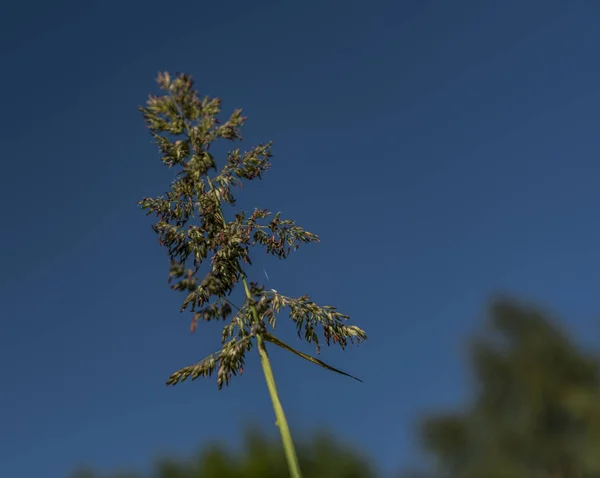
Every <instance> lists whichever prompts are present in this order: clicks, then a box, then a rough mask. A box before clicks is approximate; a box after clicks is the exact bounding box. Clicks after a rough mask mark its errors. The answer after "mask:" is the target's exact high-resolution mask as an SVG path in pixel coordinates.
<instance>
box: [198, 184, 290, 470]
mask: <svg viewBox="0 0 600 478" xmlns="http://www.w3.org/2000/svg"><path fill="white" fill-rule="evenodd" d="M207 179H208V184H209V187H210V189H211V190H212V189H214V186H213V184H212V181H211V180H210V177H207ZM217 207H218V209H219V213H220V216H221V220H222V221H223V225H226V222H225V217H224V216H223V211H222V210H221V205H220V204H217ZM240 272H242V271H240ZM242 283H243V284H244V291H245V292H246V298H247V299H248V300H249V301H251V300H252V295H251V294H250V289H249V288H248V282H247V281H246V278H245V277H244V275H243V272H242ZM250 310H251V311H252V318H253V319H254V323H255V324H259V323H260V318H259V317H258V312H257V311H256V307H254V306H253V305H252V306H250ZM256 342H257V345H258V353H259V355H260V363H261V365H262V369H263V373H264V375H265V380H266V382H267V388H268V389H269V395H270V396H271V402H272V403H273V411H274V412H275V419H276V421H275V425H277V427H278V428H279V433H280V434H281V441H282V442H283V451H284V453H285V459H286V461H287V464H288V468H289V471H290V478H302V472H301V471H300V464H299V463H298V455H297V453H296V447H295V445H294V440H293V439H292V433H291V431H290V426H289V425H288V421H287V418H286V416H285V412H284V411H283V405H282V404H281V400H280V399H279V393H278V392H277V385H276V384H275V376H274V375H273V369H272V368H271V361H270V360H269V354H268V353H267V347H266V345H265V341H264V340H263V337H262V335H261V334H260V333H257V334H256Z"/></svg>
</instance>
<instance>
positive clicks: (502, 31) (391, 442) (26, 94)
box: [0, 0, 600, 478]
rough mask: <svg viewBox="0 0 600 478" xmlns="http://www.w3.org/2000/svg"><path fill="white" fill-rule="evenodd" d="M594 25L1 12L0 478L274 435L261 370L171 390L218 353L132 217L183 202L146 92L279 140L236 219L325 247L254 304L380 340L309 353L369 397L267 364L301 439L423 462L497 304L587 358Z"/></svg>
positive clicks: (412, 5)
mask: <svg viewBox="0 0 600 478" xmlns="http://www.w3.org/2000/svg"><path fill="white" fill-rule="evenodd" d="M599 21H600V4H598V3H597V2H595V1H592V0H588V1H585V0H582V1H572V2H567V1H553V0H549V1H548V0H543V1H542V0H533V1H527V2H524V1H475V0H463V1H456V2H446V1H442V0H439V1H427V0H418V1H417V0H415V1H404V2H403V1H399V0H398V1H377V0H376V1H372V2H365V1H354V0H351V1H343V2H342V1H337V2H334V1H303V2H284V1H280V2H277V1H269V2H264V1H254V2H244V1H229V2H211V4H208V3H207V2H173V3H172V4H171V6H169V4H168V3H165V2H155V1H148V0H147V1H144V2H141V1H129V2H126V1H124V2H114V1H104V2H92V1H89V2H74V1H69V2H64V1H63V2H29V3H28V2H16V1H12V2H8V5H3V9H2V15H1V16H0V42H1V43H0V45H1V46H0V52H1V55H2V74H1V75H0V86H1V87H2V88H1V90H2V102H1V105H2V115H1V116H0V135H1V140H2V169H1V173H0V184H1V187H0V199H1V200H2V204H3V210H2V218H1V222H0V246H1V248H2V251H3V253H2V254H1V255H0V271H1V273H2V274H1V276H0V280H1V282H0V305H1V309H0V310H1V332H0V367H1V369H2V373H1V376H2V380H1V384H0V476H7V477H9V476H10V477H15V478H17V477H19V478H20V477H25V478H28V477H32V478H33V477H44V478H60V477H64V476H66V474H67V472H68V471H69V470H70V469H71V468H72V467H73V466H74V465H76V464H79V463H87V464H90V465H92V466H95V467H97V468H99V469H101V470H112V469H115V468H120V467H123V466H131V467H135V468H144V467H146V466H147V463H148V462H149V461H148V460H149V459H150V458H152V457H154V456H155V455H156V454H157V453H161V452H169V451H174V452H177V453H179V454H182V455H185V454H187V453H188V452H191V451H192V450H194V449H195V448H196V447H197V446H198V445H199V444H201V443H204V442H207V441H210V440H213V439H221V440H223V441H224V442H225V443H230V444H232V446H233V445H236V444H237V443H238V442H239V438H238V437H239V431H240V429H241V427H242V425H243V424H244V423H246V422H248V421H252V422H255V423H258V424H259V425H261V426H262V427H263V428H265V429H267V430H273V431H274V430H275V429H274V418H273V412H272V409H271V406H270V403H269V401H268V395H267V391H266V387H265V384H264V381H263V379H262V377H261V372H260V366H259V364H258V361H257V360H256V357H254V355H253V356H252V359H251V360H250V363H249V364H248V366H247V368H246V373H245V374H244V376H243V377H242V378H241V379H237V380H234V382H233V383H232V386H231V387H230V389H227V390H223V391H221V392H218V391H217V389H216V386H215V383H214V381H212V380H210V381H204V382H203V381H197V382H194V383H187V382H186V383H185V384H183V385H181V386H178V387H176V388H166V387H164V385H163V383H164V380H165V379H166V377H168V375H169V374H170V373H171V372H172V371H174V370H176V369H177V368H179V367H181V366H184V365H187V364H190V363H193V362H195V361H197V360H199V359H200V358H202V357H203V356H204V355H205V354H207V353H208V352H210V351H212V350H213V349H214V348H216V345H217V342H218V338H217V336H218V332H217V329H216V328H214V327H210V326H208V327H206V328H204V327H200V328H199V333H197V334H196V335H194V336H190V335H189V332H188V327H189V316H188V315H180V314H179V313H178V308H179V304H180V302H181V301H182V300H183V297H182V296H180V295H179V294H177V293H175V292H172V291H170V290H169V289H168V287H167V285H166V276H167V265H168V264H167V258H166V257H165V256H164V253H163V251H162V250H161V249H160V248H159V247H158V245H157V242H156V238H155V236H154V234H153V232H152V231H151V229H150V220H149V219H148V218H147V217H145V216H144V214H143V212H142V211H140V210H139V209H138V208H137V205H136V202H137V200H138V199H140V198H141V197H142V196H145V195H147V196H152V195H158V194H161V193H162V192H163V191H164V190H165V189H166V188H167V187H168V184H169V181H170V178H171V176H170V174H171V173H170V172H169V171H168V170H167V169H166V168H164V167H162V165H161V164H160V161H159V159H158V156H157V154H156V151H155V147H154V146H153V145H152V144H151V141H150V137H149V135H148V134H147V131H146V130H145V127H144V124H143V120H142V118H141V117H140V114H139V112H138V111H137V106H138V105H140V104H142V103H143V102H144V101H145V98H146V95H147V93H148V92H150V91H154V90H155V84H154V78H155V77H156V73H157V72H158V71H159V70H169V71H172V72H175V71H184V72H188V73H191V74H192V75H194V77H195V79H196V81H197V87H198V89H199V90H200V92H201V94H209V95H213V96H219V97H221V98H223V99H224V109H225V110H226V111H231V110H232V109H233V108H236V107H243V108H244V109H245V112H246V114H247V115H248V116H249V118H250V119H249V122H248V126H247V128H246V130H245V131H246V133H245V137H246V139H247V143H246V144H247V146H248V147H249V146H250V145H251V144H253V143H256V142H259V141H265V140H269V139H273V140H274V141H275V147H274V153H275V158H274V160H273V161H274V166H273V169H272V170H271V171H270V172H269V174H268V175H267V176H266V178H265V180H264V181H263V182H260V183H257V184H254V185H252V186H251V187H248V188H246V189H244V190H243V191H242V195H241V204H243V205H244V206H245V207H248V208H251V207H254V206H259V207H267V208H270V209H273V210H281V211H282V213H283V215H284V216H287V217H290V218H293V219H295V220H297V221H298V222H299V223H300V224H302V225H303V226H305V227H306V228H307V229H308V230H310V231H312V232H315V233H317V234H319V235H320V236H321V239H322V243H321V244H320V245H318V246H310V247H306V248H305V249H303V250H302V249H301V250H300V251H299V252H298V253H297V254H296V255H295V256H293V257H292V258H291V259H290V260H288V261H286V262H277V261H274V260H267V259H264V260H263V259H260V260H259V261H258V265H259V267H258V268H257V270H256V274H257V275H256V278H262V267H263V266H264V267H266V269H267V271H268V273H269V277H270V282H268V285H269V286H271V287H274V288H276V289H277V290H279V291H280V292H282V293H285V294H287V295H301V294H303V293H308V294H310V295H311V296H312V297H313V298H314V299H315V300H317V301H318V302H321V303H329V304H334V305H337V306H338V307H339V308H340V310H342V311H343V312H347V313H349V314H350V315H352V317H353V318H354V320H355V321H356V323H357V324H360V325H362V326H363V327H364V328H365V329H367V331H368V332H369V335H370V340H369V342H368V343H366V344H365V345H364V346H361V347H360V348H355V349H350V350H348V351H347V352H345V353H344V354H342V353H339V352H337V351H327V350H325V351H324V352H323V357H324V358H325V359H326V360H329V361H330V362H331V363H332V364H334V365H340V366H342V365H343V368H345V369H347V370H348V371H349V372H351V373H353V374H356V375H358V376H360V377H362V378H363V379H364V383H363V384H359V383H357V382H354V381H351V380H348V379H345V378H343V377H338V376H333V375H332V374H330V373H328V372H325V371H323V370H321V369H319V368H316V367H313V366H311V365H310V364H308V363H306V362H303V361H300V360H297V359H296V358H295V357H293V356H287V355H286V354H285V353H278V352H277V351H273V353H272V355H273V358H274V360H275V362H276V363H275V373H276V378H277V380H278V384H279V385H280V388H281V395H282V399H283V402H284V404H285V406H286V409H287V411H288V413H289V416H290V420H291V423H292V426H293V427H294V429H295V430H298V431H310V430H313V429H315V428H318V427H328V428H331V429H332V430H333V431H334V432H336V433H337V434H339V435H340V436H343V437H345V438H346V439H347V440H349V441H350V442H353V443H356V444H357V445H359V446H361V447H364V448H365V449H366V450H367V451H368V452H369V453H371V454H372V455H373V456H374V457H375V458H376V459H377V461H378V462H379V463H380V464H381V466H382V467H384V468H385V469H392V468H393V467H395V466H398V465H401V464H408V463H411V462H413V461H415V449H416V448H415V444H414V440H413V425H414V423H415V420H416V418H417V417H418V416H419V414H420V413H421V412H423V411H426V410H429V409H436V408H437V407H440V406H451V405H452V404H456V403H458V402H459V401H460V400H461V398H462V397H464V396H465V394H466V392H467V383H468V376H467V373H466V367H465V362H464V360H463V349H462V346H461V344H462V343H463V341H464V339H465V337H466V336H467V334H468V333H469V332H470V331H472V330H473V329H474V328H475V327H476V326H477V325H478V324H479V323H480V322H479V320H480V319H481V318H482V316H483V314H484V307H485V304H486V301H487V300H488V299H489V298H490V296H491V295H492V294H493V293H495V292H498V291H499V292H511V293H514V294H516V295H518V296H520V297H523V298H526V299H531V300H535V301H538V302H540V303H541V304H543V305H545V306H547V307H549V308H550V309H552V310H554V311H556V312H557V313H559V314H562V315H564V317H565V318H566V319H568V321H569V326H570V329H571V330H573V331H574V332H575V333H576V334H577V335H578V336H579V337H582V338H585V339H586V340H588V341H590V342H591V341H595V340H596V337H597V335H596V334H597V328H596V325H597V321H596V318H597V316H598V313H599V312H600V294H599V290H598V285H599V280H600V267H599V266H600V264H599V260H600V254H599V250H600V227H599V226H600V223H599V219H598V205H599V204H600V188H599V186H598V185H599V179H600V178H599V175H600V166H599V162H598V157H599V154H600V146H599V138H600V134H599V127H600V113H599V111H600V108H599V106H600V63H599V60H598V45H600V30H599V29H598V22H599ZM281 320H282V321H283V320H284V317H282V319H281ZM282 333H283V334H284V335H285V336H286V337H288V338H289V340H291V341H292V343H296V342H295V339H294V334H293V333H291V331H290V330H289V328H286V327H283V329H282ZM305 350H307V351H311V350H312V349H311V348H310V347H307V348H306V349H305Z"/></svg>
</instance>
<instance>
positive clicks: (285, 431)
mask: <svg viewBox="0 0 600 478" xmlns="http://www.w3.org/2000/svg"><path fill="white" fill-rule="evenodd" d="M242 282H243V284H244V290H245V291H246V297H247V298H248V299H249V300H250V299H251V298H252V296H251V295H250V290H249V289H248V283H247V282H246V278H245V277H244V278H242ZM251 310H252V315H253V318H254V320H255V321H256V323H258V313H257V312H256V308H255V307H254V306H252V307H251ZM256 343H257V345H258V353H259V355H260V363H261V365H262V369H263V373H264V375H265V380H266V382H267V388H268V389H269V395H271V402H272V403H273V411H274V412H275V418H276V421H275V425H277V427H278V428H279V433H280V434H281V441H282V442H283V451H284V452H285V459H286V460H287V464H288V468H289V470H290V477H291V478H302V472H301V471H300V464H299V463H298V455H297V454H296V447H295V446H294V440H293V439H292V433H291V432H290V426H289V425H288V422H287V418H286V416H285V412H284V411H283V405H281V400H280V399H279V393H278V392H277V385H276V384H275V377H274V375H273V369H272V368H271V361H270V360H269V354H268V353H267V347H266V345H265V341H264V340H263V338H262V335H261V334H257V335H256Z"/></svg>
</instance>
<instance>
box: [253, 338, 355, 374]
mask: <svg viewBox="0 0 600 478" xmlns="http://www.w3.org/2000/svg"><path fill="white" fill-rule="evenodd" d="M264 339H265V340H266V341H267V342H271V343H272V344H275V345H277V346H278V347H281V348H282V349H285V350H287V351H288V352H292V353H294V354H296V355H298V356H299V357H302V358H303V359H304V360H308V361H309V362H312V363H314V364H317V365H319V366H321V367H323V368H326V369H327V370H331V371H332V372H335V373H339V374H340V375H345V376H346V377H350V378H353V379H354V380H358V381H359V382H362V380H361V379H360V378H358V377H355V376H354V375H350V374H349V373H346V372H343V371H341V370H339V369H337V368H335V367H332V366H331V365H327V364H326V363H325V362H323V361H322V360H319V359H318V358H315V357H313V356H311V355H308V354H305V353H304V352H300V351H299V350H296V349H295V348H293V347H290V346H289V345H288V344H286V343H285V342H282V341H281V340H279V339H278V338H277V337H275V336H273V335H271V334H269V333H266V334H265V335H264Z"/></svg>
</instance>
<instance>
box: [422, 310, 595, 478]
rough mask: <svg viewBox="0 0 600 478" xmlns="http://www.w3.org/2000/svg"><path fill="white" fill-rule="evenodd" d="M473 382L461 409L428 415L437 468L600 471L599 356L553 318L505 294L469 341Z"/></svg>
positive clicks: (509, 473) (559, 476)
mask: <svg viewBox="0 0 600 478" xmlns="http://www.w3.org/2000/svg"><path fill="white" fill-rule="evenodd" d="M470 351H471V365H472V369H473V374H474V378H475V379H476V390H475V394H474V397H473V399H472V400H471V401H470V403H469V404H468V407H467V409H466V410H465V411H463V412H456V413H445V414H440V415H437V416H430V417H429V418H427V419H426V420H424V422H423V423H422V427H421V432H422V437H423V441H424V445H425V447H426V449H427V450H428V451H429V452H430V453H431V455H432V456H433V457H434V459H435V476H441V477H452V478H454V477H461V478H463V477H464V478H475V477H477V478H504V477H506V478H508V477H510V478H519V477H528V478H530V477H534V478H535V477H540V478H542V477H544V478H546V477H547V478H571V477H573V478H587V477H598V476H600V393H599V391H600V387H599V385H600V374H599V370H600V368H599V362H598V358H597V357H596V356H595V355H594V354H593V353H591V352H589V351H586V350H583V349H582V348H581V347H579V346H577V344H576V343H574V341H573V340H571V339H570V338H569V337H568V336H567V335H566V334H565V333H564V332H563V331H562V330H561V329H560V328H559V327H557V326H556V325H555V322H553V321H552V320H551V318H550V317H549V316H548V315H547V314H545V313H543V312H542V311H540V310H537V309H535V308H532V307H529V306H527V305H524V304H522V303H518V302H516V301H514V300H508V299H499V300H496V301H494V302H493V304H492V307H491V310H490V321H489V324H488V329H487V330H486V331H485V332H484V333H482V334H480V335H478V336H476V337H475V338H474V339H473V340H472V341H471V343H470Z"/></svg>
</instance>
